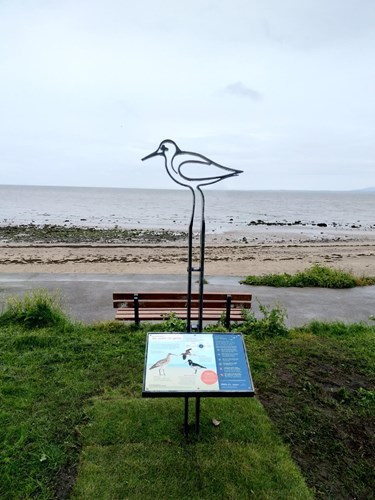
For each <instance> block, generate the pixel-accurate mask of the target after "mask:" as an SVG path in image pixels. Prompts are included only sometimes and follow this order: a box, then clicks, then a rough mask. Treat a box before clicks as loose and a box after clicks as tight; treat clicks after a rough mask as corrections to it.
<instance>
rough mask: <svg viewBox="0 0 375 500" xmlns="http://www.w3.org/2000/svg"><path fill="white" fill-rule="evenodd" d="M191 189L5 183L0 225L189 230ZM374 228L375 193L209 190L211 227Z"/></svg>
mask: <svg viewBox="0 0 375 500" xmlns="http://www.w3.org/2000/svg"><path fill="white" fill-rule="evenodd" d="M190 211H191V194H190V192H189V191H188V190H185V189H180V190H148V189H110V188H78V187H75V188H73V187H37V186H0V225H2V226H4V225H8V224H29V223H34V224H38V225H42V224H59V225H63V224H66V225H68V226H70V225H74V226H90V227H94V226H97V227H114V226H116V225H118V226H119V227H125V228H137V227H139V228H165V229H187V225H188V221H189V218H190ZM258 219H261V220H264V221H267V222H291V223H293V222H294V221H297V220H300V221H302V222H303V223H306V224H308V225H309V224H312V223H326V224H328V225H329V226H331V225H332V224H333V223H336V224H337V225H338V226H340V227H346V226H349V227H350V226H351V225H353V224H354V225H357V226H359V225H361V228H363V229H368V228H370V227H373V228H375V192H327V191H324V192H318V191H213V190H207V191H206V221H207V227H208V228H209V229H210V230H215V231H219V232H220V231H226V230H230V229H240V228H241V227H244V226H247V225H248V224H249V222H250V221H252V220H258Z"/></svg>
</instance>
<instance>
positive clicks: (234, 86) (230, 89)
mask: <svg viewBox="0 0 375 500" xmlns="http://www.w3.org/2000/svg"><path fill="white" fill-rule="evenodd" d="M224 90H225V92H226V93H228V94H234V95H238V96H242V97H248V98H249V99H252V100H253V101H260V100H261V99H262V94H261V93H260V92H258V91H257V90H254V89H251V88H250V87H246V85H244V84H243V83H242V82H236V83H231V84H230V85H227V86H226V87H225V89H224Z"/></svg>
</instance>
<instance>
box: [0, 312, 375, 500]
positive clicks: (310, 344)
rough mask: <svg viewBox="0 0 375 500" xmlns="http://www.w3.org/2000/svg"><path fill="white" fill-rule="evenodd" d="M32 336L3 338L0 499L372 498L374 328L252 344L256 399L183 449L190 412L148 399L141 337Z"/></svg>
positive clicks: (224, 410) (172, 402)
mask: <svg viewBox="0 0 375 500" xmlns="http://www.w3.org/2000/svg"><path fill="white" fill-rule="evenodd" d="M8 319H9V318H8ZM29 319H30V317H28V320H29ZM0 320H1V317H0ZM0 323H1V321H0ZM28 326H29V328H25V327H24V326H20V325H17V324H16V323H15V324H12V323H11V322H9V321H8V322H7V323H4V324H3V325H2V326H0V443H1V448H0V498H12V499H13V498H14V499H24V498H38V499H39V498H41V499H47V498H56V497H57V498H67V496H70V497H71V498H75V499H87V498H108V499H109V498H110V499H116V498H119V499H120V498H159V497H166V498H207V499H208V498H215V497H221V498H236V499H237V498H249V497H252V496H253V497H254V498H265V499H266V498H267V499H268V498H269V499H273V498H288V499H289V498H296V499H305V498H312V497H313V496H314V495H315V496H316V497H321V498H366V499H367V498H371V495H373V491H372V485H373V483H374V480H375V477H374V472H373V467H372V466H373V465H374V456H373V444H371V439H372V436H373V432H374V413H375V412H374V406H375V403H374V399H375V397H374V394H375V392H374V388H375V386H374V380H375V375H374V366H375V363H374V361H375V359H374V357H375V349H374V345H375V344H374V337H375V329H374V328H373V327H369V326H361V325H353V326H352V327H346V326H344V325H321V324H312V325H310V326H309V327H307V328H306V329H305V330H298V331H297V330H294V331H292V332H290V333H289V335H288V336H287V337H283V336H278V337H275V338H273V337H272V336H271V337H268V338H267V337H266V338H264V339H259V338H258V339H256V338H254V337H253V336H251V335H246V344H247V347H248V352H249V358H250V362H251V364H252V374H253V378H254V381H255V386H256V388H257V393H258V397H257V398H255V399H252V398H239V399H236V398H234V399H217V398H213V399H208V398H205V399H203V400H202V414H201V434H200V436H199V437H196V436H195V435H194V434H193V433H192V434H191V435H190V437H189V439H188V440H186V439H185V438H184V437H183V433H182V423H183V400H182V399H158V400H152V399H151V400H149V399H142V398H141V397H140V395H141V385H142V376H143V359H144V347H145V331H142V330H141V331H134V329H132V328H129V327H125V326H123V325H120V324H118V323H117V324H103V325H97V326H90V327H89V326H82V325H71V324H70V323H69V322H64V321H62V322H60V323H58V324H56V325H54V326H50V327H46V328H35V327H32V326H30V324H28ZM192 413H193V412H192ZM212 418H215V419H217V420H220V421H221V424H220V426H219V427H214V426H213V425H212V423H211V420H212ZM301 471H302V474H301ZM306 482H307V484H308V487H307V486H306Z"/></svg>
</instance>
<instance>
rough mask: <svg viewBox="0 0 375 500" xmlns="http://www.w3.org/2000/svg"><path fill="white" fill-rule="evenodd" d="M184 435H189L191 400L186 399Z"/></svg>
mask: <svg viewBox="0 0 375 500" xmlns="http://www.w3.org/2000/svg"><path fill="white" fill-rule="evenodd" d="M184 434H185V436H187V435H188V434H189V398H185V418H184Z"/></svg>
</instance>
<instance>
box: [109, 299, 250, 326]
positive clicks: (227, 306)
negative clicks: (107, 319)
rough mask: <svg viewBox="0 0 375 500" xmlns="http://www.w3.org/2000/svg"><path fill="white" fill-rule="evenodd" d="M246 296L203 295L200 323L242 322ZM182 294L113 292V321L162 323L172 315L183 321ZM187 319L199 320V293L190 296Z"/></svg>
mask: <svg viewBox="0 0 375 500" xmlns="http://www.w3.org/2000/svg"><path fill="white" fill-rule="evenodd" d="M251 299H252V295H251V294H250V293H231V294H226V293H205V294H204V298H203V318H202V319H203V320H206V321H215V320H217V321H218V320H220V319H221V318H222V317H223V315H224V316H225V326H226V328H228V329H229V328H230V324H231V321H242V320H243V313H242V312H243V310H244V309H250V308H251ZM186 306H187V293H186V292H140V293H130V292H125V293H121V292H115V293H114V294H113V307H114V308H116V309H117V311H116V317H115V319H116V320H119V321H134V322H135V323H136V324H137V325H139V323H140V321H141V320H146V321H152V320H159V321H161V320H163V318H164V317H165V316H167V315H168V314H170V313H174V314H175V315H176V317H177V318H180V319H186V316H187V310H186ZM191 319H192V320H198V319H199V294H198V293H192V302H191Z"/></svg>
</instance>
